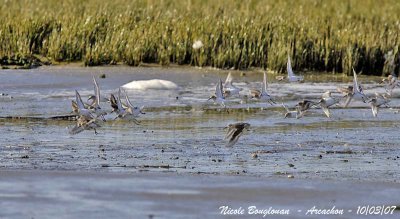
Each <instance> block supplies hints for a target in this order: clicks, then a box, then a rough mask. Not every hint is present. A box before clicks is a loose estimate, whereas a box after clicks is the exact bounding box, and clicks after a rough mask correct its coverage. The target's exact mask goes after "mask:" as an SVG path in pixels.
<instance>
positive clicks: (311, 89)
mask: <svg viewBox="0 0 400 219" xmlns="http://www.w3.org/2000/svg"><path fill="white" fill-rule="evenodd" d="M103 73H104V74H106V78H105V79H100V78H99V79H98V83H99V85H100V88H101V92H102V95H103V96H104V97H107V96H108V95H109V94H110V93H112V92H116V91H117V90H118V87H119V86H122V85H123V84H126V83H128V82H130V81H132V80H148V79H155V78H156V79H164V80H170V81H173V82H175V83H176V84H177V85H178V86H179V87H180V89H179V90H169V91H165V90H147V91H138V90H128V94H129V96H130V98H131V100H132V102H133V103H134V104H135V105H139V106H140V105H144V106H145V112H146V114H145V115H142V116H141V118H139V120H140V121H141V124H140V125H135V124H134V123H132V122H127V121H109V122H107V123H105V124H104V125H103V127H101V128H100V129H98V132H99V134H98V135H95V134H94V132H93V131H84V132H82V133H80V134H77V135H69V134H68V130H67V127H71V126H73V125H74V121H59V120H51V119H46V118H49V117H51V116H56V115H67V114H69V113H70V112H71V107H70V105H71V100H73V99H74V92H75V89H76V90H78V91H80V93H81V95H82V96H83V97H84V98H86V97H87V96H88V95H90V94H92V93H93V85H92V79H91V77H92V75H95V76H96V77H97V76H99V75H100V74H103ZM227 73H228V72H227V71H219V70H210V69H195V68H128V67H96V68H81V67H71V66H67V67H42V68H38V69H32V70H0V92H1V93H5V94H8V95H7V96H2V97H0V103H1V105H0V107H1V110H0V116H1V117H10V116H21V117H34V118H26V119H10V118H3V119H0V132H1V133H3V135H2V136H3V140H2V143H1V145H0V147H1V150H0V167H1V169H7V170H9V169H28V170H29V169H40V170H80V171H81V170H85V171H86V170H93V171H106V172H108V171H111V172H138V171H150V172H178V173H200V174H220V175H252V176H266V177H286V175H288V174H292V175H294V176H295V177H296V178H312V179H315V178H316V179H336V180H337V179H340V180H362V181H390V182H398V180H399V179H400V172H399V171H400V168H399V166H400V149H399V145H400V144H399V142H400V140H399V137H398V136H399V135H398V126H399V120H400V114H398V113H396V110H392V109H388V108H384V109H381V110H380V113H379V115H378V118H373V117H372V113H371V110H370V108H369V107H368V105H367V104H364V103H362V102H352V103H351V106H350V107H349V108H346V109H343V108H341V107H336V108H335V109H334V110H333V118H331V119H328V118H326V117H325V116H324V114H323V113H322V111H321V110H320V109H313V110H311V112H310V113H309V114H308V115H306V116H305V117H304V118H301V119H295V118H288V119H284V118H283V113H284V110H283V108H282V107H281V106H280V103H281V102H284V103H285V104H287V105H288V106H294V105H295V104H296V102H297V101H298V100H300V99H302V98H318V97H319V96H320V95H321V94H322V93H323V92H324V91H325V90H335V89H336V87H337V86H342V87H344V86H347V85H350V83H351V80H352V78H347V77H341V76H334V75H322V76H317V75H307V76H306V81H307V82H306V83H300V84H289V83H284V82H278V81H276V80H275V78H274V77H275V76H274V75H268V78H269V81H270V84H269V88H268V89H269V91H270V93H271V95H273V96H274V97H275V98H276V101H277V103H278V104H277V105H274V106H272V105H270V104H267V103H258V102H251V101H250V102H249V103H247V104H240V103H239V102H240V99H238V98H233V99H230V100H229V102H228V104H227V105H228V108H229V109H230V110H229V113H227V112H225V111H224V110H221V109H219V107H218V106H215V105H213V104H212V103H211V102H210V101H207V99H208V97H209V96H210V95H211V94H212V93H213V92H214V89H215V83H216V82H217V81H218V78H221V79H223V80H224V79H225V77H226V75H227ZM234 76H235V81H236V82H237V83H236V84H237V85H238V86H239V87H242V88H243V89H244V90H243V91H242V92H243V93H246V92H247V90H248V88H260V87H261V81H262V74H261V73H260V72H245V75H244V76H241V75H240V72H235V73H234ZM360 80H361V81H362V83H363V85H364V86H365V88H364V89H365V90H366V93H367V94H368V95H372V94H373V93H375V92H383V91H384V89H383V88H382V87H381V86H380V85H379V84H378V83H377V81H379V78H376V77H360ZM399 91H400V89H399V90H395V93H394V98H393V99H392V101H391V103H390V105H391V106H392V107H396V106H400V100H399V98H397V97H399V96H400V95H399V94H400V92H399ZM336 95H338V94H336ZM11 97H12V98H11ZM102 107H103V108H107V107H108V106H107V104H106V103H102ZM35 118H36V119H35ZM239 121H244V122H248V123H250V124H251V129H250V131H249V132H247V133H245V134H244V135H243V136H242V137H241V139H240V140H239V142H238V143H237V144H236V145H235V146H234V147H233V148H227V147H225V146H224V145H225V141H223V137H224V135H225V132H226V130H224V129H223V128H224V127H225V126H226V125H227V124H229V123H233V122H239ZM253 154H257V157H256V158H253Z"/></svg>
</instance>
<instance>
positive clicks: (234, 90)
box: [223, 72, 242, 98]
mask: <svg viewBox="0 0 400 219" xmlns="http://www.w3.org/2000/svg"><path fill="white" fill-rule="evenodd" d="M232 81H233V77H232V73H231V72H229V74H228V76H227V77H226V80H225V84H224V87H223V91H224V96H225V98H227V97H230V96H233V95H239V92H240V91H241V90H242V89H240V88H238V87H236V86H235V85H233V83H232Z"/></svg>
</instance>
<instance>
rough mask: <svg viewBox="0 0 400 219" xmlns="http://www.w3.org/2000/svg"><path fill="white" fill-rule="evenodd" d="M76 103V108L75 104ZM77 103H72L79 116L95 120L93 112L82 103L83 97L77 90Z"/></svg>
mask: <svg viewBox="0 0 400 219" xmlns="http://www.w3.org/2000/svg"><path fill="white" fill-rule="evenodd" d="M75 103H76V106H77V108H76V106H74V104H75ZM75 103H74V102H72V107H73V110H74V111H77V112H78V114H79V115H82V116H85V117H86V118H95V116H94V115H93V113H92V112H91V110H89V109H88V108H87V107H85V104H84V103H83V101H82V98H81V95H80V94H79V92H78V91H77V90H75Z"/></svg>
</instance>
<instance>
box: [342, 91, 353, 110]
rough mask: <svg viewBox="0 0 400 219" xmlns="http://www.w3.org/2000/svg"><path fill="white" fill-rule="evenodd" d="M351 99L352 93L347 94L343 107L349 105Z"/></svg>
mask: <svg viewBox="0 0 400 219" xmlns="http://www.w3.org/2000/svg"><path fill="white" fill-rule="evenodd" d="M351 99H353V95H352V94H348V95H347V98H346V102H345V103H344V108H346V107H347V106H348V105H349V103H350V101H351Z"/></svg>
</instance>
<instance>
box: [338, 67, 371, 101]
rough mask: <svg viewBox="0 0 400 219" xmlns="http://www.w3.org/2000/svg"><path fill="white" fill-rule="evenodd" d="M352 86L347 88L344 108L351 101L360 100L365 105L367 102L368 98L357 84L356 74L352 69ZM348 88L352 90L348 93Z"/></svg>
mask: <svg viewBox="0 0 400 219" xmlns="http://www.w3.org/2000/svg"><path fill="white" fill-rule="evenodd" d="M353 77H354V78H353V86H349V87H348V93H347V95H346V96H344V97H346V102H345V104H344V107H347V106H348V105H349V104H350V101H351V100H352V99H358V100H362V101H363V102H364V103H366V101H367V100H368V97H367V96H365V94H364V91H363V89H362V87H361V85H359V84H358V81H357V74H356V71H354V68H353ZM350 88H352V90H351V91H350Z"/></svg>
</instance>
